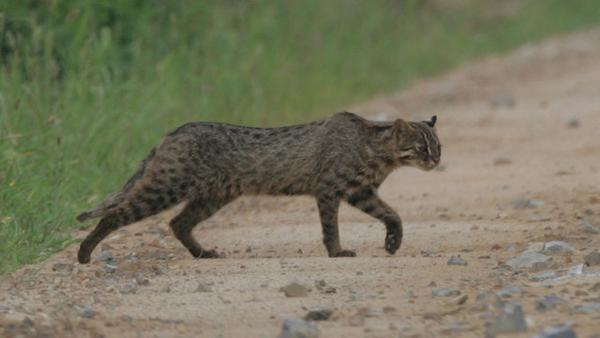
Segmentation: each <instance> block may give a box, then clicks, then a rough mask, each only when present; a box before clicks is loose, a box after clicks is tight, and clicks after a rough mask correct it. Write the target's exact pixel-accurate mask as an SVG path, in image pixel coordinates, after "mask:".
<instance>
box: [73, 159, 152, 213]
mask: <svg viewBox="0 0 600 338" xmlns="http://www.w3.org/2000/svg"><path fill="white" fill-rule="evenodd" d="M155 154H156V148H153V149H152V151H150V154H148V156H146V158H145V159H144V161H142V164H141V165H140V166H139V168H138V169H137V170H136V172H135V174H133V176H131V177H130V178H129V180H127V183H125V185H124V186H123V188H121V191H119V192H116V193H113V194H110V195H108V196H107V197H106V198H105V199H104V201H102V202H101V203H100V204H98V206H96V207H95V208H94V209H91V210H88V211H84V212H82V213H81V214H79V216H77V220H78V221H79V222H84V221H87V220H88V219H93V218H98V217H102V216H104V215H106V214H107V213H108V212H109V211H110V210H112V209H113V208H114V207H116V206H118V205H119V204H120V203H121V202H123V200H124V199H125V195H126V194H127V193H128V192H129V190H131V188H132V187H133V186H134V184H135V183H136V182H137V181H138V180H139V179H140V178H141V177H142V176H143V175H144V171H145V170H146V166H147V165H148V162H150V161H151V160H152V159H153V158H154V155H155Z"/></svg>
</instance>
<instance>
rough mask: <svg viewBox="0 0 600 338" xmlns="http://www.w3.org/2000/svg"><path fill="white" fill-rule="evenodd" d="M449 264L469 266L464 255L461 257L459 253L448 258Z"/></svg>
mask: <svg viewBox="0 0 600 338" xmlns="http://www.w3.org/2000/svg"><path fill="white" fill-rule="evenodd" d="M448 265H462V266H467V261H465V260H464V259H463V258H462V257H460V255H458V256H452V257H450V259H449V260H448Z"/></svg>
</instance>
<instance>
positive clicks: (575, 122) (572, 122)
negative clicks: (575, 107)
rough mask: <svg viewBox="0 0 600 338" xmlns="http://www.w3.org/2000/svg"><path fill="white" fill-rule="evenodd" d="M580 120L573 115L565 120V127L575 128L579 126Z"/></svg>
mask: <svg viewBox="0 0 600 338" xmlns="http://www.w3.org/2000/svg"><path fill="white" fill-rule="evenodd" d="M579 125H580V122H579V120H578V119H577V118H576V117H573V118H571V119H569V121H567V128H570V129H575V128H579Z"/></svg>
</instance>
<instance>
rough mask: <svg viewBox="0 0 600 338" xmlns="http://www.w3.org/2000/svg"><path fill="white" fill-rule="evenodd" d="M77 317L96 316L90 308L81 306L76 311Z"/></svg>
mask: <svg viewBox="0 0 600 338" xmlns="http://www.w3.org/2000/svg"><path fill="white" fill-rule="evenodd" d="M78 313H79V316H80V317H83V318H94V316H95V315H96V311H94V310H93V309H92V308H90V307H88V306H83V307H81V308H80V309H79V311H78Z"/></svg>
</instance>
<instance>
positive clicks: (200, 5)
mask: <svg viewBox="0 0 600 338" xmlns="http://www.w3.org/2000/svg"><path fill="white" fill-rule="evenodd" d="M598 21H600V2H599V1H596V0H574V1H564V0H522V1H521V0H519V1H510V0H507V1H493V0H477V1H476V0H471V1H469V0H447V1H446V0H444V1H442V0H438V1H435V0H406V1H391V0H373V1H361V0H326V1H320V0H298V1H293V0H289V1H279V0H265V1H233V0H229V1H225V0H223V1H196V0H180V1H164V0H129V1H109V0H88V1H69V0H45V1H42V0H38V1H33V0H0V273H1V272H6V271H10V270H12V269H14V268H15V267H17V266H19V265H21V264H24V263H30V262H34V261H37V260H40V259H43V258H44V257H47V256H48V255H49V254H51V253H52V252H54V251H56V250H58V249H60V248H62V247H64V246H65V245H67V244H68V243H70V242H71V241H72V238H71V237H70V235H69V233H70V231H71V230H72V229H74V228H75V227H77V226H78V225H76V223H75V221H74V217H75V215H76V214H77V213H78V212H79V211H82V210H84V209H85V208H88V207H90V206H91V205H93V204H94V203H95V202H98V201H99V200H100V199H101V198H102V197H103V196H104V195H105V194H106V193H108V192H110V191H114V190H116V189H117V188H118V187H120V185H121V184H122V183H123V182H124V181H125V180H126V179H127V177H128V175H130V174H131V173H132V172H133V170H134V168H135V167H136V166H137V165H138V162H139V161H140V160H141V159H142V158H143V156H144V155H145V153H146V152H147V151H148V149H149V148H150V147H151V146H152V145H153V144H155V143H156V142H158V140H159V139H160V137H161V135H163V134H164V133H165V132H167V131H168V130H169V129H171V128H174V127H176V126H177V125H179V124H181V123H184V122H186V121H190V120H215V121H228V122H234V123H243V124H250V125H276V124H283V123H292V122H303V121H308V120H311V119H314V118H318V117H322V116H324V115H328V114H330V113H332V112H334V111H335V110H337V109H341V108H343V107H344V106H348V105H350V104H351V103H353V102H356V101H360V100H363V99H366V98H368V97H369V96H371V95H374V94H376V93H380V92H382V91H391V90H396V89H398V88H400V87H402V86H403V85H405V84H406V83H408V82H409V81H410V80H412V79H415V78H418V77H423V76H430V75H432V74H436V73H438V72H440V71H442V70H447V69H449V68H452V67H456V66H457V65H460V64H462V63H465V62H467V61H469V60H472V59H473V58H474V57H477V56H480V55H483V54H486V53H490V52H501V51H504V50H507V49H509V48H513V47H515V46H518V45H519V44H522V43H524V42H528V41H534V40H538V39H540V38H543V37H545V36H548V35H550V34H553V33H557V32H564V31H569V30H573V29H580V28H584V27H587V26H591V25H593V24H595V23H597V22H598ZM74 259H75V258H74Z"/></svg>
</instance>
